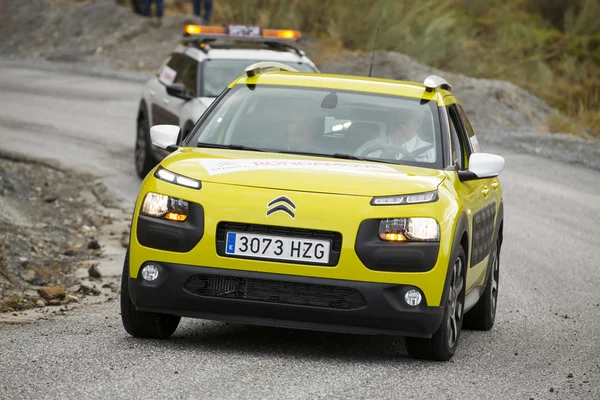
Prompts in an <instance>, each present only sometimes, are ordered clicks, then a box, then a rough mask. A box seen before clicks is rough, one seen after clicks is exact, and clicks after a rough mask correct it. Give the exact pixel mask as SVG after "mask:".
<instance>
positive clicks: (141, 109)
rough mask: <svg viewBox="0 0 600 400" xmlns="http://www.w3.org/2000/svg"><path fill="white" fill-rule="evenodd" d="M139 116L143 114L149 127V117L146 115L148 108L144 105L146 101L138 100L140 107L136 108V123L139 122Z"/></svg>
mask: <svg viewBox="0 0 600 400" xmlns="http://www.w3.org/2000/svg"><path fill="white" fill-rule="evenodd" d="M140 114H144V116H145V117H146V119H147V120H148V125H150V115H149V114H148V106H147V105H146V100H144V99H142V100H140V106H139V107H138V115H137V117H136V122H138V123H139V121H140Z"/></svg>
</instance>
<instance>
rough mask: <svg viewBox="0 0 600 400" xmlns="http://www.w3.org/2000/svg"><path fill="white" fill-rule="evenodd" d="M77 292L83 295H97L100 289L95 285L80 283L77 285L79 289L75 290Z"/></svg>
mask: <svg viewBox="0 0 600 400" xmlns="http://www.w3.org/2000/svg"><path fill="white" fill-rule="evenodd" d="M77 293H81V294H84V295H88V294H91V295H92V296H99V295H100V293H101V291H100V290H99V289H97V288H95V287H93V288H91V287H89V286H87V285H83V284H82V285H81V286H79V289H78V290H77Z"/></svg>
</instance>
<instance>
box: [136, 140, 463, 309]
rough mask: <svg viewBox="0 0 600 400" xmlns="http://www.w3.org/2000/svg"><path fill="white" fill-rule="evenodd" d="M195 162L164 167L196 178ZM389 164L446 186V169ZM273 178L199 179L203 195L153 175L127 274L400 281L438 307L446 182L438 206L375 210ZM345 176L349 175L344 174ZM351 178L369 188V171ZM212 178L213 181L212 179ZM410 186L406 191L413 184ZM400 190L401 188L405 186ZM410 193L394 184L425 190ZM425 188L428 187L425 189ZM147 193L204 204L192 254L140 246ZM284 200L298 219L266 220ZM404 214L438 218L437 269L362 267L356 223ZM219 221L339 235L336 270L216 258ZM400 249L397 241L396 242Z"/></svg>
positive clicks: (362, 198)
mask: <svg viewBox="0 0 600 400" xmlns="http://www.w3.org/2000/svg"><path fill="white" fill-rule="evenodd" d="M204 151H206V150H204ZM275 156H276V157H275ZM279 156H280V155H275V154H271V157H272V158H279ZM261 157H263V158H264V157H268V156H265V155H264V154H261ZM196 158H197V155H195V154H194V152H192V151H181V152H178V153H176V154H173V155H172V156H170V157H168V158H167V159H166V160H165V161H164V162H163V166H164V167H165V168H167V169H170V170H171V171H174V172H177V173H180V174H182V175H186V173H187V175H188V176H189V175H193V174H192V171H191V170H188V168H194V169H195V170H196V171H200V170H202V168H199V167H198V166H197V165H194V163H193V161H194V160H195V159H196ZM296 158H298V157H296ZM303 159H304V158H303ZM306 159H309V158H306ZM321 160H322V159H321ZM344 161H346V160H344ZM356 163H362V164H367V163H363V162H359V161H356ZM394 167H395V169H397V170H398V175H399V176H403V175H408V174H409V173H410V172H412V173H414V172H415V171H416V170H421V173H422V176H424V177H427V176H428V175H429V176H433V177H435V178H436V179H437V181H438V182H437V183H441V182H443V180H442V179H444V178H445V175H446V172H444V171H437V170H428V169H423V168H415V167H403V166H394ZM311 172H312V175H311V174H309V173H307V172H306V171H304V173H305V174H304V177H303V178H302V179H308V178H309V177H310V176H312V178H313V181H314V180H315V179H321V178H322V173H319V172H314V171H311ZM196 173H198V172H196ZM270 173H271V171H268V170H267V171H261V170H259V171H248V172H245V174H246V175H245V176H247V177H250V176H252V174H254V175H255V177H254V178H255V179H254V180H252V181H255V182H261V181H262V182H263V185H262V186H263V187H257V186H246V187H244V188H243V191H241V190H240V186H238V185H234V184H230V183H219V182H210V181H207V180H203V185H202V188H201V189H200V190H195V189H188V188H185V187H182V186H177V185H174V184H171V183H168V182H164V181H161V180H158V179H156V178H155V177H153V175H152V173H150V174H149V175H148V177H147V178H146V179H145V181H144V182H143V185H142V187H141V190H140V194H139V197H138V200H137V203H136V210H135V215H134V218H133V223H132V237H131V241H130V246H131V250H130V251H131V254H130V266H131V270H130V276H131V277H132V278H135V277H137V274H138V270H139V268H140V265H141V264H142V263H143V262H145V261H148V260H154V261H157V262H161V261H162V262H171V263H179V264H186V265H198V266H206V267H218V268H228V269H238V270H249V271H256V272H268V273H277V274H289V275H301V276H311V277H320V278H331V279H345V280H356V281H365V282H384V283H398V284H400V283H401V284H407V285H414V286H417V287H419V288H421V290H423V292H424V294H425V296H426V298H427V302H428V305H430V306H437V305H439V303H440V299H441V296H442V291H443V287H444V283H445V278H446V272H447V269H448V263H449V258H450V253H451V251H452V240H453V233H454V228H455V224H456V222H457V220H456V216H457V215H459V214H460V210H459V209H458V208H457V202H456V200H455V199H454V197H453V195H452V193H451V192H450V191H448V190H446V189H445V188H444V185H442V186H440V199H439V200H438V201H437V202H435V203H426V204H415V205H400V206H384V207H374V206H371V205H370V201H371V199H372V197H373V195H355V194H354V195H347V194H331V193H316V192H308V191H306V192H301V191H296V190H292V189H274V188H267V187H264V186H267V185H268V183H267V181H268V177H269V175H268V174H270ZM235 174H237V173H235ZM223 175H227V174H223ZM232 175H234V174H232ZM300 175H302V174H300ZM339 175H341V173H339V174H338V179H339ZM347 175H349V174H348V173H347ZM376 175H377V173H375V176H376ZM349 176H351V177H352V184H353V186H354V187H356V186H361V185H366V186H367V187H368V182H369V178H370V177H369V176H368V174H365V176H364V177H363V178H362V179H361V177H360V176H356V175H349ZM209 180H210V177H209ZM213 180H216V179H214V177H213ZM292 183H293V184H294V185H299V186H302V181H301V180H297V181H293V182H292ZM429 185H430V186H429V187H427V188H426V189H428V190H432V189H435V186H437V184H436V185H431V182H430V183H429ZM407 186H408V187H410V185H407ZM389 188H390V184H389V181H388V189H387V194H393V193H390V189H389ZM404 189H406V187H405V188H404ZM410 189H413V190H404V191H403V190H402V185H401V184H400V182H399V183H398V190H396V191H395V192H397V193H411V192H413V191H416V192H419V191H423V190H416V189H419V186H418V185H414V186H413V187H410ZM422 189H425V187H423V188H422ZM372 190H373V192H374V193H375V192H378V189H377V186H376V185H375V186H373V189H372ZM147 192H157V193H162V194H166V195H168V196H172V197H176V198H181V199H184V200H188V201H190V202H196V203H199V204H201V205H202V206H203V208H204V213H205V221H204V223H205V229H204V236H203V237H202V239H201V240H200V242H199V243H198V245H197V246H195V247H194V248H193V249H192V250H191V251H189V252H187V253H177V252H169V251H162V250H156V249H151V248H147V247H144V246H142V245H140V243H139V242H138V241H137V239H136V234H135V232H136V229H137V216H138V214H139V210H140V207H141V202H142V200H143V198H144V196H145V194H146V193H147ZM281 195H286V196H288V197H290V198H292V199H293V201H294V203H295V204H296V206H297V210H296V212H297V214H296V218H295V219H292V218H290V217H289V216H288V215H286V214H283V213H278V214H273V215H271V216H268V217H267V216H266V206H267V203H268V202H269V201H271V200H273V199H274V198H275V197H278V196H281ZM402 217H432V218H435V219H436V220H437V221H438V223H439V225H440V232H441V238H440V251H439V255H438V260H437V263H436V265H435V267H434V268H433V269H431V270H430V271H428V272H424V273H414V272H411V273H398V272H382V271H373V270H369V269H368V268H366V267H365V266H364V265H363V263H362V262H361V261H360V259H359V258H358V256H357V255H356V252H355V251H354V244H355V241H356V235H357V231H358V227H359V225H360V223H361V222H362V221H363V220H365V219H373V218H378V219H380V218H402ZM220 221H228V222H243V223H254V224H264V225H281V226H289V227H295V228H308V229H320V230H328V231H337V232H340V233H341V234H342V237H343V241H342V251H341V257H340V260H339V263H338V265H337V266H334V267H331V266H314V265H310V266H307V265H298V264H289V263H280V262H272V261H259V260H247V259H236V258H229V257H221V256H219V255H218V254H217V253H216V247H215V241H216V238H215V235H216V227H217V224H218V223H219V222H220ZM399 245H402V244H401V243H399Z"/></svg>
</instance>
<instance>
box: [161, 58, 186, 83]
mask: <svg viewBox="0 0 600 400" xmlns="http://www.w3.org/2000/svg"><path fill="white" fill-rule="evenodd" d="M182 58H183V56H182V55H181V53H171V55H170V56H169V58H168V59H167V60H166V62H165V64H164V65H163V67H162V68H161V70H160V72H159V73H158V80H160V81H161V82H162V83H164V84H165V85H170V84H172V83H173V82H174V81H175V78H176V77H177V71H178V70H179V67H180V66H181V60H182Z"/></svg>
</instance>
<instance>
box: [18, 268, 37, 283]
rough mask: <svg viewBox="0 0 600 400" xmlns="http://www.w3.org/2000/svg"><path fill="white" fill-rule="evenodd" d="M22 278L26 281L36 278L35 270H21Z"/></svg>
mask: <svg viewBox="0 0 600 400" xmlns="http://www.w3.org/2000/svg"><path fill="white" fill-rule="evenodd" d="M21 278H23V280H24V281H27V282H31V281H33V280H34V279H35V271H33V270H31V269H28V270H26V271H23V272H21Z"/></svg>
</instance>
